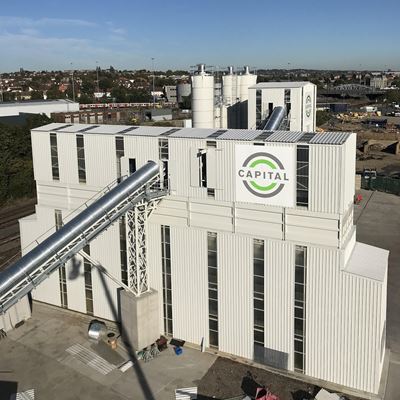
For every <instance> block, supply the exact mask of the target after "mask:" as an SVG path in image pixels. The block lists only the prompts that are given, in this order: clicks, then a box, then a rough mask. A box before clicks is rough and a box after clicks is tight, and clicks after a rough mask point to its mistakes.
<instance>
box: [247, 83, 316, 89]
mask: <svg viewBox="0 0 400 400" xmlns="http://www.w3.org/2000/svg"><path fill="white" fill-rule="evenodd" d="M306 85H314V84H313V83H312V82H260V83H256V84H255V85H252V86H249V89H264V88H265V89H267V88H277V89H280V88H284V89H292V88H300V87H304V86H306Z"/></svg>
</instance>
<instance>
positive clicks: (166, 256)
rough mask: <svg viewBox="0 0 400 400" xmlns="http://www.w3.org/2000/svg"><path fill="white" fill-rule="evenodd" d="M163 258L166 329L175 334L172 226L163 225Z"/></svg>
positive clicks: (167, 332)
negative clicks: (173, 324)
mask: <svg viewBox="0 0 400 400" xmlns="http://www.w3.org/2000/svg"><path fill="white" fill-rule="evenodd" d="M161 259H162V280H163V310H164V331H165V333H166V334H167V335H170V336H172V335H173V326H172V284H171V242H170V227H169V226H167V225H161Z"/></svg>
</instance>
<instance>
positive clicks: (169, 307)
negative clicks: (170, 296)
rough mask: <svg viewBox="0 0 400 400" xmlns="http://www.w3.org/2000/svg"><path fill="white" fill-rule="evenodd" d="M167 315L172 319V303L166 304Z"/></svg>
mask: <svg viewBox="0 0 400 400" xmlns="http://www.w3.org/2000/svg"><path fill="white" fill-rule="evenodd" d="M167 317H168V318H169V319H172V305H171V304H167Z"/></svg>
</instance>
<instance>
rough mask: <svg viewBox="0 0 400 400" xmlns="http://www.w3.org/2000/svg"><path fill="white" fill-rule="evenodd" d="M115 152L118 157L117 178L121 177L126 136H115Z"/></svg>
mask: <svg viewBox="0 0 400 400" xmlns="http://www.w3.org/2000/svg"><path fill="white" fill-rule="evenodd" d="M115 154H116V157H117V179H118V181H119V180H120V179H121V175H122V173H121V158H122V157H123V156H124V155H125V146H124V137H123V136H116V137H115Z"/></svg>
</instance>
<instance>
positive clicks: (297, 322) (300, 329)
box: [294, 318, 304, 336]
mask: <svg viewBox="0 0 400 400" xmlns="http://www.w3.org/2000/svg"><path fill="white" fill-rule="evenodd" d="M294 333H295V334H296V335H300V336H303V334H304V321H303V320H302V319H298V318H295V319H294Z"/></svg>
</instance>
